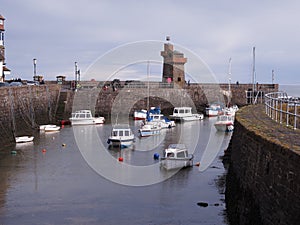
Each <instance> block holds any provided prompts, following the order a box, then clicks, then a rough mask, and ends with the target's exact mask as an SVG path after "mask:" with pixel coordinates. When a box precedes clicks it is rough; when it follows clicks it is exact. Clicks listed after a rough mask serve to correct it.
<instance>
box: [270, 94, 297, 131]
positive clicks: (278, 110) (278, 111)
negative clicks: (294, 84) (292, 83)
mask: <svg viewBox="0 0 300 225" xmlns="http://www.w3.org/2000/svg"><path fill="white" fill-rule="evenodd" d="M265 106H266V114H267V115H268V116H269V117H271V118H272V119H273V120H275V121H276V122H279V123H285V124H286V126H292V127H293V128H294V129H297V128H299V127H300V125H299V124H300V114H298V109H300V100H299V98H291V97H288V95H287V94H286V93H285V92H273V93H268V94H266V95H265Z"/></svg>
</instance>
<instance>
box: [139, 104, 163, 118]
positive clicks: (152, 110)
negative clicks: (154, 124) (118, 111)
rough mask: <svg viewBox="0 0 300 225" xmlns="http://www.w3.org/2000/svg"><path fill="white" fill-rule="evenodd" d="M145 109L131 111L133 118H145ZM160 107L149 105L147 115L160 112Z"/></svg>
mask: <svg viewBox="0 0 300 225" xmlns="http://www.w3.org/2000/svg"><path fill="white" fill-rule="evenodd" d="M147 112H148V111H147V110H146V109H142V110H139V111H134V113H133V119H134V120H145V119H146V118H147ZM160 112H161V111H160V108H159V107H151V109H150V110H149V115H153V114H160Z"/></svg>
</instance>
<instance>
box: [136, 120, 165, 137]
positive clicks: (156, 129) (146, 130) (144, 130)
mask: <svg viewBox="0 0 300 225" xmlns="http://www.w3.org/2000/svg"><path fill="white" fill-rule="evenodd" d="M160 130H161V127H160V126H158V124H155V123H154V124H148V123H147V124H144V125H142V127H141V128H140V129H139V132H140V135H141V137H148V136H152V135H156V134H160Z"/></svg>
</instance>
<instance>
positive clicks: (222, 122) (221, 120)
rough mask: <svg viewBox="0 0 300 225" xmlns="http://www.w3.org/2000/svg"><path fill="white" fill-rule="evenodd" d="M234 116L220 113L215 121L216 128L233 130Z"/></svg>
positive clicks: (225, 130)
mask: <svg viewBox="0 0 300 225" xmlns="http://www.w3.org/2000/svg"><path fill="white" fill-rule="evenodd" d="M233 122H234V117H233V116H230V115H220V116H218V118H217V121H216V122H215V124H214V125H215V128H216V129H217V130H218V131H223V132H228V131H233V128H234V127H233Z"/></svg>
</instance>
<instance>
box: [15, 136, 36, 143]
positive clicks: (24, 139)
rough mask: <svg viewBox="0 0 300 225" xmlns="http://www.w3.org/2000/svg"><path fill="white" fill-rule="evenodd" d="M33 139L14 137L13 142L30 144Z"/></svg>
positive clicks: (31, 137)
mask: <svg viewBox="0 0 300 225" xmlns="http://www.w3.org/2000/svg"><path fill="white" fill-rule="evenodd" d="M33 139H34V137H33V136H20V137H16V138H15V141H16V143H26V142H32V141H33Z"/></svg>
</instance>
